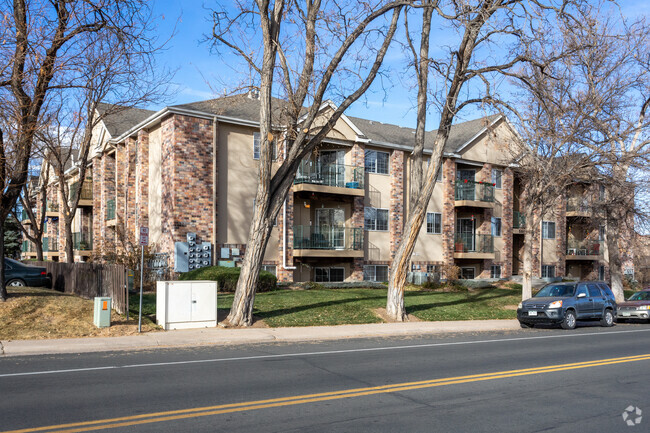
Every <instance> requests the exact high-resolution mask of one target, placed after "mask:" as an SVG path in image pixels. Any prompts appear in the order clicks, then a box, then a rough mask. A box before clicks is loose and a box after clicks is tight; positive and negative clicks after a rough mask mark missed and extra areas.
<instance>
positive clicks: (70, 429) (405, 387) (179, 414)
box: [2, 354, 650, 433]
mask: <svg viewBox="0 0 650 433" xmlns="http://www.w3.org/2000/svg"><path fill="white" fill-rule="evenodd" d="M646 360H650V354H644V355H636V356H626V357H621V358H609V359H600V360H594V361H587V362H576V363H571V364H559V365H549V366H546V367H535V368H526V369H520V370H509V371H502V372H493V373H483V374H473V375H468V376H457V377H449V378H442V379H432V380H423V381H417V382H406V383H398V384H392V385H381V386H374V387H367V388H356V389H348V390H340V391H333V392H324V393H318V394H306V395H297V396H291V397H281V398H274V399H267V400H257V401H249V402H242V403H230V404H223V405H216V406H206V407H198V408H190V409H180V410H173V411H166V412H154V413H149V414H142V415H133V416H125V417H119V418H109V419H103V420H95V421H86V422H78V423H69V424H59V425H52V426H45V427H36V428H26V429H21V430H11V431H6V432H2V433H32V432H45V431H51V432H54V431H56V432H57V433H63V432H65V433H76V432H86V431H92V430H99V429H109V428H118V427H128V426H134V425H139V424H149V423H155V422H164V421H174V420H181V419H187V418H197V417H202V416H209V415H219V414H224V413H234V412H243V411H249V410H257V409H266V408H273V407H282V406H290V405H296V404H306V403H314V402H321V401H329V400H338V399H343V398H352V397H362V396H368V395H375V394H385V393H393V392H401V391H410V390H416V389H424V388H433V387H438V386H446V385H456V384H462V383H469V382H479V381H485V380H494V379H505V378H509V377H518V376H527V375H532V374H542V373H551V372H557V371H566V370H575V369H581V368H589V367H598V366H603V365H613V364H621V363H627V362H636V361H646Z"/></svg>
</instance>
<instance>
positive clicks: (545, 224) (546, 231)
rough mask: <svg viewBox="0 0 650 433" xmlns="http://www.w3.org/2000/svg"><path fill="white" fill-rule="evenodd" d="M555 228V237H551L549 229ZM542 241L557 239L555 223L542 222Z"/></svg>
mask: <svg viewBox="0 0 650 433" xmlns="http://www.w3.org/2000/svg"><path fill="white" fill-rule="evenodd" d="M551 225H552V227H553V237H551V236H549V228H550V227H551ZM542 239H555V221H542Z"/></svg>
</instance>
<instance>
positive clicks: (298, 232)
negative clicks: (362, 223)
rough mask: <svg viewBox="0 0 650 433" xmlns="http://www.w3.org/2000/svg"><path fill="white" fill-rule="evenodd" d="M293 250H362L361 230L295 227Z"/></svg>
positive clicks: (329, 227)
mask: <svg viewBox="0 0 650 433" xmlns="http://www.w3.org/2000/svg"><path fill="white" fill-rule="evenodd" d="M293 248H294V249H309V250H362V249H363V229H361V228H351V227H336V226H320V227H312V226H295V227H294V228H293Z"/></svg>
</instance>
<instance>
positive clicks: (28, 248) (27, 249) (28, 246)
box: [20, 241, 36, 253]
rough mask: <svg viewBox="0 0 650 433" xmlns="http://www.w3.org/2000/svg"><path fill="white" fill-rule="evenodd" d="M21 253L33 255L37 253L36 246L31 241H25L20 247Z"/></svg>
mask: <svg viewBox="0 0 650 433" xmlns="http://www.w3.org/2000/svg"><path fill="white" fill-rule="evenodd" d="M20 251H22V252H23V253H33V252H34V251H36V248H34V245H33V244H32V243H31V242H30V241H23V244H22V245H21V246H20Z"/></svg>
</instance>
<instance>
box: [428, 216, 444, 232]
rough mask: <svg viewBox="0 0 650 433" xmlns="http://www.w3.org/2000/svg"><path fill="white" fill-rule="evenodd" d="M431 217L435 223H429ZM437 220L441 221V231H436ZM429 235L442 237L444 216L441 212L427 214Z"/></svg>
mask: <svg viewBox="0 0 650 433" xmlns="http://www.w3.org/2000/svg"><path fill="white" fill-rule="evenodd" d="M429 216H431V217H432V218H433V222H431V223H429ZM436 218H438V219H439V222H440V223H439V227H438V228H439V231H436ZM429 224H431V230H429ZM427 234H429V235H441V234H442V214H441V213H440V212H427Z"/></svg>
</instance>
